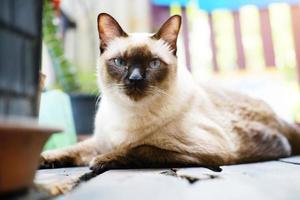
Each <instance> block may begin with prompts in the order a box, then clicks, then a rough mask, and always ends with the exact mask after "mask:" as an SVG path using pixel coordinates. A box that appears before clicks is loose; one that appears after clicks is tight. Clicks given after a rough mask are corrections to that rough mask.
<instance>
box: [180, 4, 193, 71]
mask: <svg viewBox="0 0 300 200" xmlns="http://www.w3.org/2000/svg"><path fill="white" fill-rule="evenodd" d="M181 16H182V35H183V43H184V52H185V64H186V67H187V69H188V70H189V71H191V54H190V38H189V26H188V19H187V14H186V8H182V15H181Z"/></svg>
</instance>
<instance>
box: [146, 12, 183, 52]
mask: <svg viewBox="0 0 300 200" xmlns="http://www.w3.org/2000/svg"><path fill="white" fill-rule="evenodd" d="M180 25H181V17H180V16H179V15H173V16H172V17H170V18H169V19H168V20H167V21H166V22H165V23H164V24H163V25H162V26H161V27H160V29H159V31H158V32H157V33H155V34H154V35H153V36H152V37H153V38H155V39H162V40H164V41H165V42H167V43H168V44H169V45H170V46H171V48H172V49H173V50H174V51H173V53H174V54H176V50H177V46H176V43H177V37H178V33H179V30H180Z"/></svg>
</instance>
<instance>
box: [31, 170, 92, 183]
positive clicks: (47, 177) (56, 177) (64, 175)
mask: <svg viewBox="0 0 300 200" xmlns="http://www.w3.org/2000/svg"><path fill="white" fill-rule="evenodd" d="M88 171H90V170H89V168H88V167H70V168H58V169H41V170H38V171H37V173H36V175H35V180H34V182H35V183H37V184H42V185H43V184H51V183H55V182H61V181H64V180H67V179H70V178H72V177H77V176H80V175H82V174H84V173H86V172H88Z"/></svg>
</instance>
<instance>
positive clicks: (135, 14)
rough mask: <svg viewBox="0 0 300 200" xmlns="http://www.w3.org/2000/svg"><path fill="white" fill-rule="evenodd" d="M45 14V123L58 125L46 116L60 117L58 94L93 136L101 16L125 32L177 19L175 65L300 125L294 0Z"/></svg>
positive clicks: (298, 20)
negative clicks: (179, 22) (254, 99)
mask: <svg viewBox="0 0 300 200" xmlns="http://www.w3.org/2000/svg"><path fill="white" fill-rule="evenodd" d="M43 9H44V13H43V26H42V28H43V42H42V46H43V47H42V49H43V51H42V72H43V73H44V74H45V75H46V77H47V78H46V90H48V92H47V93H44V94H43V95H42V105H41V111H40V114H41V116H44V117H41V118H43V119H45V118H46V119H47V120H45V121H51V119H52V118H56V119H57V117H53V116H51V117H49V116H47V115H48V114H47V113H49V110H51V112H52V113H53V112H54V110H59V109H57V105H60V103H59V102H60V101H58V99H59V97H57V95H58V96H61V95H66V96H65V98H67V99H68V98H70V99H71V101H70V102H71V104H70V105H71V108H72V109H70V112H69V113H73V118H74V119H75V123H73V126H74V124H75V128H76V130H77V131H76V132H77V133H80V134H87V133H89V134H90V133H91V132H92V129H93V123H92V122H93V112H94V110H95V102H97V101H99V98H98V96H99V94H101V91H98V88H97V85H96V74H95V72H96V65H97V59H98V57H99V39H98V33H97V22H96V19H97V15H98V14H99V13H100V12H107V13H109V14H110V15H112V16H113V17H114V18H115V19H117V21H118V22H119V23H120V25H121V26H122V27H123V29H124V30H125V31H126V32H155V31H157V30H158V28H159V27H160V25H161V24H162V23H163V22H164V21H165V20H166V19H167V18H168V17H169V16H170V15H173V14H180V15H181V16H182V17H183V26H182V29H181V33H180V37H179V40H178V48H179V50H178V58H179V61H178V62H179V64H180V65H184V66H185V67H187V68H188V69H189V70H190V72H191V73H192V75H193V76H194V78H195V80H196V81H208V82H211V83H212V84H216V85H220V86H222V87H228V88H232V89H235V90H239V91H242V92H244V93H246V94H249V95H251V96H254V97H258V98H262V99H264V100H265V101H267V102H268V103H269V104H270V105H271V106H272V107H273V108H274V109H275V111H276V112H277V113H278V114H279V115H280V116H282V117H283V118H285V119H286V120H288V121H292V122H293V121H296V122H300V96H299V82H300V81H299V80H300V79H299V78H300V76H299V74H300V71H299V70H300V1H299V0H238V1H237V0H216V1H209V0H44V8H43ZM53 89H60V90H61V91H63V92H64V93H63V94H61V93H60V91H57V90H56V92H53V91H52V90H53ZM57 93H59V94H57ZM67 94H68V95H67ZM56 101H58V102H56ZM43 102H48V103H47V104H48V106H43V105H44V104H45V103H43ZM53 102H56V103H53ZM68 102H69V100H66V104H69V103H68ZM88 102H90V103H89V104H88ZM49 104H51V105H52V104H53V106H52V107H51V106H49ZM65 107H66V106H65ZM65 107H63V108H65ZM88 111H89V113H87V112H88ZM88 115H89V116H90V117H91V118H88V117H87V116H88ZM57 116H60V115H59V114H57ZM62 119H65V117H62ZM52 121H58V120H52ZM62 121H63V120H62ZM70 123H72V119H70ZM70 123H69V124H70ZM87 124H88V125H87ZM60 140H61V139H60ZM72 141H74V139H73V140H72Z"/></svg>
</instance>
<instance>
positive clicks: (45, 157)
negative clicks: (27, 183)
mask: <svg viewBox="0 0 300 200" xmlns="http://www.w3.org/2000/svg"><path fill="white" fill-rule="evenodd" d="M74 165H75V162H74V159H73V158H72V157H71V156H68V155H63V154H59V153H56V152H51V151H49V152H44V153H42V154H41V156H40V161H39V168H40V169H51V168H61V167H71V166H74Z"/></svg>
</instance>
